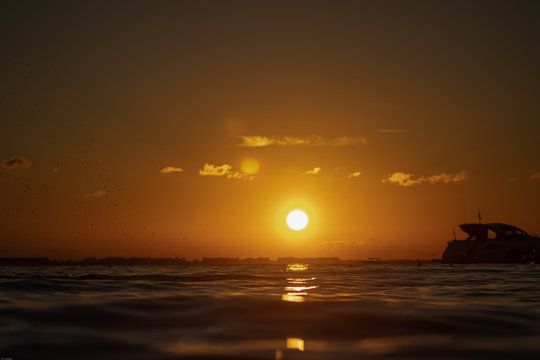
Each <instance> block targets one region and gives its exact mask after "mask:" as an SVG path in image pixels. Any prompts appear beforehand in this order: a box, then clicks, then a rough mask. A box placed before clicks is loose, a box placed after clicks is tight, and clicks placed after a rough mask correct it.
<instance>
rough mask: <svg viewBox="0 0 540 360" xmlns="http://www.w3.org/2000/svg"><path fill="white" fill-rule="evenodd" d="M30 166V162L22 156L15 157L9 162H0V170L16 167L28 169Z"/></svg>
mask: <svg viewBox="0 0 540 360" xmlns="http://www.w3.org/2000/svg"><path fill="white" fill-rule="evenodd" d="M30 166H32V162H31V161H30V160H28V159H27V158H25V157H24V156H15V157H12V158H11V159H9V160H4V161H2V162H0V169H6V170H11V169H15V168H18V167H21V168H24V169H28V168H29V167H30Z"/></svg>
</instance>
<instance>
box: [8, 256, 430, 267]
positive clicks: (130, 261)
mask: <svg viewBox="0 0 540 360" xmlns="http://www.w3.org/2000/svg"><path fill="white" fill-rule="evenodd" d="M420 261H421V262H431V260H420V259H414V260H413V259H401V260H382V259H381V258H369V259H366V260H360V259H353V260H341V259H340V258H339V257H313V258H299V257H278V258H277V259H275V260H273V259H270V258H268V257H257V258H252V257H248V258H243V259H241V258H238V257H203V258H202V259H200V260H199V259H195V260H186V259H185V258H179V257H175V258H150V257H129V258H125V257H105V258H99V259H98V258H94V257H88V258H85V259H83V260H54V259H49V258H48V257H2V258H0V266H61V265H85V266H86V265H88V266H122V265H153V266H174V265H258V264H260V265H265V264H291V263H303V264H310V265H317V264H325V265H361V264H373V263H380V264H390V263H391V264H416V263H418V262H420Z"/></svg>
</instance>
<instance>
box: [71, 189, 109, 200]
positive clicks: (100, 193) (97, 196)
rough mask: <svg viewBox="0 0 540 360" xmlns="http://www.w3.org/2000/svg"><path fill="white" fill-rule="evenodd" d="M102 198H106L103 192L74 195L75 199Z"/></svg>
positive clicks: (105, 193)
mask: <svg viewBox="0 0 540 360" xmlns="http://www.w3.org/2000/svg"><path fill="white" fill-rule="evenodd" d="M104 196H107V192H106V191H105V190H96V191H94V192H92V193H87V194H82V195H75V197H85V198H100V197H104Z"/></svg>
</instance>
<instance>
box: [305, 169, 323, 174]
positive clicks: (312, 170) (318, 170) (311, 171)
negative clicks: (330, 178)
mask: <svg viewBox="0 0 540 360" xmlns="http://www.w3.org/2000/svg"><path fill="white" fill-rule="evenodd" d="M321 170H322V169H321V168H320V167H315V168H313V169H311V170H308V171H306V172H305V174H306V175H317V174H319V173H320V172H321Z"/></svg>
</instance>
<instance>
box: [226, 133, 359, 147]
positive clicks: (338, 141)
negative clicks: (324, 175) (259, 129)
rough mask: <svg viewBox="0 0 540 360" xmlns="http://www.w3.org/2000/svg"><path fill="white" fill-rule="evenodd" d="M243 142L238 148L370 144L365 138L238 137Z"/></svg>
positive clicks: (314, 136) (312, 136)
mask: <svg viewBox="0 0 540 360" xmlns="http://www.w3.org/2000/svg"><path fill="white" fill-rule="evenodd" d="M238 138H239V139H240V140H241V141H242V142H241V143H240V144H237V145H236V146H241V147H264V146H271V145H274V146H295V145H305V146H355V145H365V144H367V143H368V141H367V139H366V138H364V137H337V138H330V139H326V138H323V137H322V136H318V135H311V136H282V137H269V136H261V135H249V136H247V135H246V136H238Z"/></svg>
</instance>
